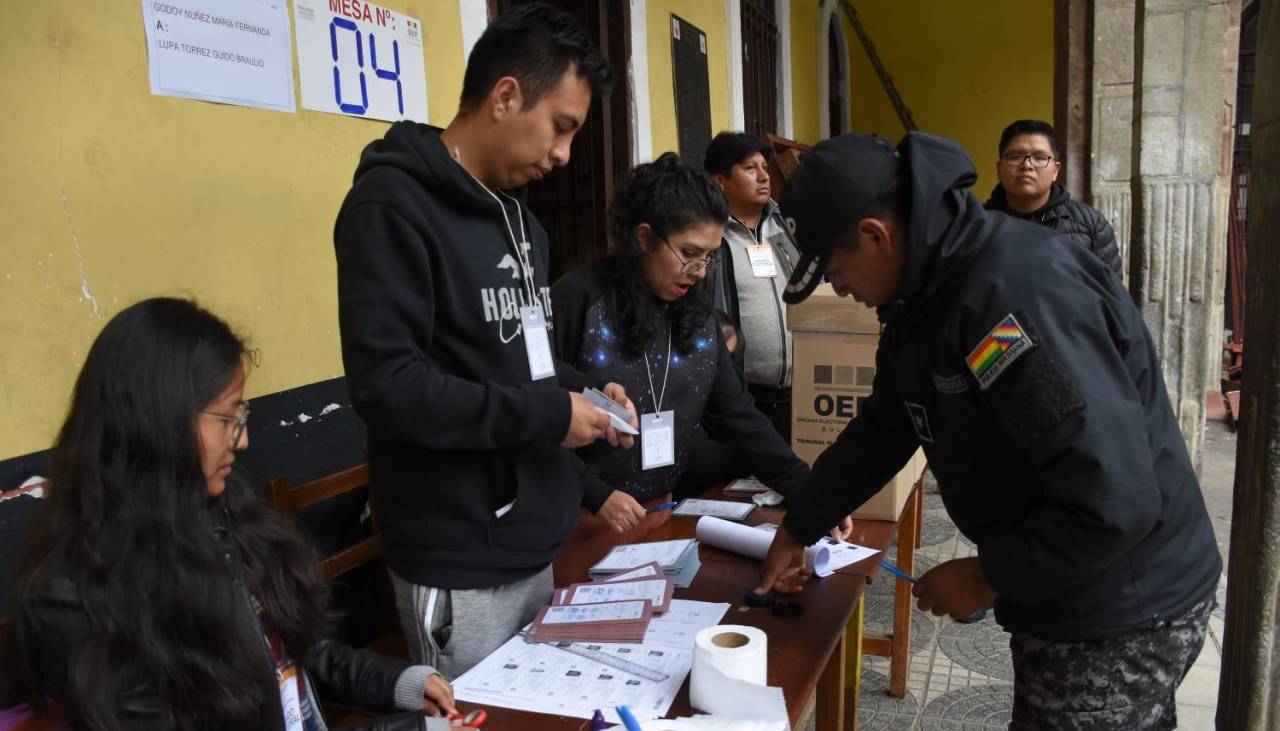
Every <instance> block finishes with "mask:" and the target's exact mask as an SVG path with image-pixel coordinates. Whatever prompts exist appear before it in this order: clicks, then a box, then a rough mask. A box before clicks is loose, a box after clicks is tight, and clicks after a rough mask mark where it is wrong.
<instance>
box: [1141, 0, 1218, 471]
mask: <svg viewBox="0 0 1280 731" xmlns="http://www.w3.org/2000/svg"><path fill="white" fill-rule="evenodd" d="M1233 2H1234V8H1235V11H1236V18H1237V19H1238V17H1239V0H1233V1H1232V0H1138V3H1137V8H1138V12H1137V17H1136V19H1135V24H1134V31H1135V33H1134V36H1135V37H1134V60H1135V66H1134V83H1135V85H1136V88H1135V89H1134V109H1133V113H1134V119H1135V121H1136V122H1137V123H1136V124H1135V125H1134V126H1133V132H1132V134H1133V141H1134V149H1133V162H1134V169H1133V175H1132V178H1131V187H1132V191H1133V192H1132V205H1133V215H1132V230H1131V235H1130V242H1129V247H1130V252H1129V289H1130V291H1131V292H1132V293H1133V296H1134V300H1135V301H1136V302H1137V304H1138V307H1139V308H1140V309H1141V310H1142V312H1143V315H1144V316H1145V317H1146V321H1147V326H1148V328H1150V330H1151V335H1152V337H1153V338H1154V340H1155V344H1156V349H1157V351H1158V352H1159V353H1160V357H1161V363H1162V365H1163V366H1164V377H1165V382H1166V383H1167V385H1168V388H1169V398H1170V401H1171V402H1172V404H1173V410H1174V413H1175V414H1176V415H1177V417H1178V423H1179V425H1180V426H1181V427H1182V435H1183V438H1184V439H1186V442H1187V450H1188V451H1189V452H1190V454H1191V459H1192V462H1193V464H1195V466H1196V469H1197V470H1198V469H1199V467H1200V456H1201V445H1202V442H1203V438H1204V407H1205V396H1206V394H1207V392H1208V389H1209V388H1210V387H1211V386H1216V384H1217V383H1218V380H1219V377H1220V371H1221V355H1222V294H1223V276H1224V268H1225V266H1224V265H1225V263H1226V250H1227V192H1228V191H1227V184H1228V181H1229V180H1230V165H1231V157H1230V155H1229V154H1224V152H1223V146H1224V145H1223V135H1224V128H1225V129H1226V130H1227V132H1226V133H1227V134H1229V130H1230V128H1231V127H1232V126H1233V124H1234V114H1232V107H1233V106H1234V100H1235V78H1234V74H1231V78H1230V80H1229V84H1228V79H1227V76H1228V74H1227V71H1226V70H1227V69H1228V64H1230V65H1232V66H1233V65H1234V64H1235V58H1236V55H1237V53H1238V52H1239V48H1238V45H1239V44H1238V33H1237V35H1236V36H1235V39H1236V42H1235V43H1229V42H1228V41H1229V40H1230V36H1229V35H1228V30H1229V28H1230V26H1231V15H1232V9H1233ZM1237 27H1238V20H1237ZM1228 46H1230V47H1228Z"/></svg>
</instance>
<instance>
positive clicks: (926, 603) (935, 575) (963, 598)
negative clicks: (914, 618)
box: [911, 556, 996, 618]
mask: <svg viewBox="0 0 1280 731" xmlns="http://www.w3.org/2000/svg"><path fill="white" fill-rule="evenodd" d="M911 593H912V594H914V595H915V596H916V597H917V598H918V599H919V601H918V602H916V606H918V607H920V611H923V612H933V613H934V614H935V615H938V616H942V615H943V614H950V615H951V616H952V618H960V617H968V616H970V615H972V614H974V613H976V612H978V611H981V610H983V609H986V608H987V607H989V606H991V602H993V601H995V598H996V592H995V590H994V589H992V588H991V585H990V584H988V583H987V579H986V577H984V576H983V575H982V565H981V564H980V563H979V562H978V558H977V557H976V556H974V557H971V558H957V559H954V560H952V561H947V562H946V563H944V564H942V565H940V566H936V567H934V568H932V569H930V570H929V571H927V572H925V574H924V576H921V577H920V580H919V581H917V582H916V585H915V586H914V587H912V589H911Z"/></svg>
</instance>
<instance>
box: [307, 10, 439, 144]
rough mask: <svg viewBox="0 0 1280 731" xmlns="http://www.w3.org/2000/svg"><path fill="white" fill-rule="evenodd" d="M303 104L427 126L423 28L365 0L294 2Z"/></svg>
mask: <svg viewBox="0 0 1280 731" xmlns="http://www.w3.org/2000/svg"><path fill="white" fill-rule="evenodd" d="M294 7H295V15H296V18H295V21H296V22H297V24H298V27H297V34H298V79H299V83H301V85H302V106H303V107H305V108H307V109H314V110H316V111H318V112H330V113H332V114H346V115H349V116H352V117H368V118H369V119H384V120H387V121H391V122H394V121H396V120H400V119H412V120H415V121H418V122H426V121H427V69H426V65H425V63H424V61H423V50H422V24H421V23H419V22H418V19H417V18H410V17H409V16H407V15H402V14H400V13H398V12H396V11H394V10H389V9H387V8H384V7H382V6H381V5H374V4H373V3H367V2H363V0H295V4H294Z"/></svg>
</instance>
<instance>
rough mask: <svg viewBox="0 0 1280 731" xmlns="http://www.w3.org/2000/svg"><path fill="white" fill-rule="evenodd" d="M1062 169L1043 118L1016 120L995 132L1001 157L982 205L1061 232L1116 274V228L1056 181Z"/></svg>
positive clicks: (1118, 263) (1055, 141)
mask: <svg viewBox="0 0 1280 731" xmlns="http://www.w3.org/2000/svg"><path fill="white" fill-rule="evenodd" d="M1061 170H1062V163H1061V162H1059V161H1058V139H1057V138H1056V137H1054V134H1053V127H1052V126H1051V125H1050V124H1049V123H1048V122H1041V121H1039V120H1035V119H1019V120H1018V121H1016V122H1014V123H1013V124H1011V125H1009V126H1008V127H1005V128H1004V132H1002V133H1001V134H1000V157H999V159H998V160H996V177H997V178H999V179H1000V182H999V183H996V187H995V188H994V189H993V190H992V191H991V197H990V198H988V199H987V202H986V203H985V204H984V205H985V206H986V208H987V210H989V211H1000V212H1001V213H1007V214H1009V215H1010V216H1014V217H1016V218H1022V219H1025V220H1028V221H1034V222H1036V223H1039V224H1041V225H1044V226H1048V227H1049V228H1051V229H1053V230H1054V231H1057V232H1058V233H1061V234H1066V235H1067V236H1068V237H1069V238H1070V239H1071V240H1072V241H1075V242H1076V243H1077V244H1080V245H1081V246H1083V247H1084V248H1086V249H1088V250H1089V251H1092V252H1093V253H1094V254H1096V255H1097V257H1098V258H1099V259H1101V260H1102V263H1104V264H1106V265H1107V266H1108V267H1111V270H1112V271H1113V272H1115V273H1116V274H1120V273H1121V267H1123V265H1124V264H1123V262H1121V261H1120V248H1119V247H1118V246H1116V232H1115V230H1114V229H1112V228H1111V224H1110V223H1109V222H1108V221H1107V218H1106V216H1104V215H1102V212H1101V211H1099V210H1098V209H1096V208H1094V207H1093V206H1091V205H1089V204H1088V203H1085V202H1083V201H1078V200H1074V199H1072V197H1071V194H1070V193H1068V192H1067V189H1066V188H1064V187H1062V186H1061V185H1058V173H1059V172H1061Z"/></svg>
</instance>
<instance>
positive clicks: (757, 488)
mask: <svg viewBox="0 0 1280 731" xmlns="http://www.w3.org/2000/svg"><path fill="white" fill-rule="evenodd" d="M768 491H769V486H768V485H766V484H764V483H763V482H761V481H759V480H757V479H756V478H754V477H741V478H739V479H736V480H734V481H733V482H730V483H729V484H728V485H727V486H725V488H724V489H723V490H721V492H722V493H724V495H725V496H726V497H751V496H752V495H756V494H758V493H762V492H768Z"/></svg>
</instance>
